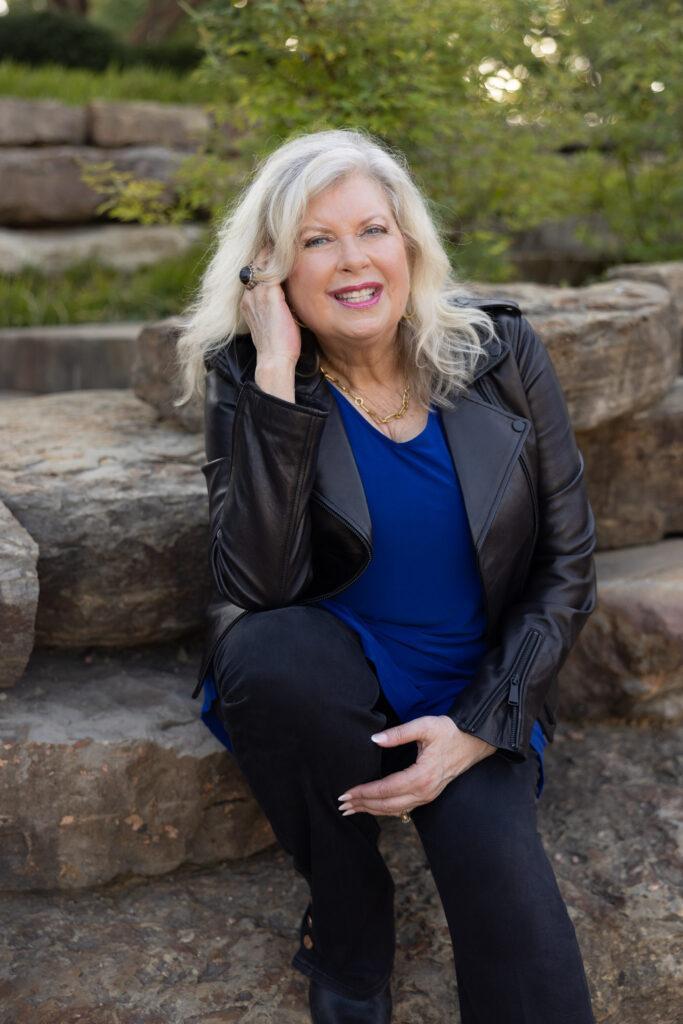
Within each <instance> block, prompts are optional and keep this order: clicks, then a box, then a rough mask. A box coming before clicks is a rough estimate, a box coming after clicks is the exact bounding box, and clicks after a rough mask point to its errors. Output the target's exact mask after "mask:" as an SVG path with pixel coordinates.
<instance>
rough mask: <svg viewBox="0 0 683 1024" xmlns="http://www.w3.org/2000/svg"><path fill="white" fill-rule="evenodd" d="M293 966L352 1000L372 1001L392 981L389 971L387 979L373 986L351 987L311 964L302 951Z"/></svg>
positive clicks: (295, 958)
mask: <svg viewBox="0 0 683 1024" xmlns="http://www.w3.org/2000/svg"><path fill="white" fill-rule="evenodd" d="M291 964H292V967H295V968H296V969H297V970H298V971H301V973H302V974H305V975H306V976H307V977H309V978H315V980H316V981H319V982H320V984H321V985H324V986H325V987H326V988H329V989H331V990H332V991H333V992H337V993H338V994H339V995H342V996H348V997H349V998H350V999H370V998H371V996H376V995H379V993H380V992H383V991H384V989H385V988H386V986H387V984H388V983H389V980H390V979H391V971H389V973H388V974H387V975H386V977H384V978H382V979H381V980H380V981H377V982H375V983H374V984H372V985H366V986H362V985H350V984H348V983H347V982H343V981H339V979H338V978H335V977H333V976H332V975H331V974H328V973H327V972H326V971H324V970H322V968H321V967H319V966H318V965H317V964H314V963H311V961H310V960H307V959H306V957H305V956H304V954H303V952H301V951H299V952H297V953H295V954H294V956H293V957H292V961H291Z"/></svg>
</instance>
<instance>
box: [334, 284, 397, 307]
mask: <svg viewBox="0 0 683 1024" xmlns="http://www.w3.org/2000/svg"><path fill="white" fill-rule="evenodd" d="M360 288H374V289H376V290H375V294H374V295H373V296H372V298H370V299H366V301H365V302H345V301H344V299H343V298H342V299H338V298H337V295H344V294H345V293H346V292H355V291H358V290H359V289H360ZM383 291H384V287H383V285H381V284H379V283H378V282H376V281H369V282H367V284H355V285H353V286H352V287H346V288H340V289H339V291H338V292H328V295H329V296H330V297H331V298H332V299H334V301H335V302H336V303H338V304H339V305H340V306H345V307H346V309H367V308H368V307H369V306H376V305H377V303H378V302H379V300H380V299H381V298H382V292H383Z"/></svg>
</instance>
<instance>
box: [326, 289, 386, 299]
mask: <svg viewBox="0 0 683 1024" xmlns="http://www.w3.org/2000/svg"><path fill="white" fill-rule="evenodd" d="M376 291H377V289H376V288H362V289H361V290H360V291H357V292H344V293H338V294H337V293H335V296H334V297H335V299H342V300H343V301H344V302H363V301H364V300H365V299H370V298H372V296H373V295H374V294H375V292H376Z"/></svg>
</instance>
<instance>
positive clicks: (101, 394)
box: [0, 389, 210, 647]
mask: <svg viewBox="0 0 683 1024" xmlns="http://www.w3.org/2000/svg"><path fill="white" fill-rule="evenodd" d="M0 452H1V453H2V458H1V459H0V500H2V501H4V502H5V504H6V505H7V507H8V508H9V510H10V511H11V512H12V515H13V516H14V517H15V518H16V519H17V520H18V521H19V522H20V523H21V525H22V526H23V527H24V529H25V530H27V531H28V533H29V534H30V535H31V537H33V539H34V540H35V541H36V542H37V544H38V546H39V548H40V557H39V560H38V577H39V580H40V599H39V603H38V614H37V618H36V643H37V644H38V645H39V646H46V645H52V646H58V647H78V646H81V645H84V644H96V645H103V646H109V647H128V646H136V645H138V644H144V643H158V642H161V641H164V640H169V639H173V638H175V637H179V636H182V635H183V634H185V633H188V632H190V631H192V630H193V629H196V628H198V627H199V625H200V624H201V622H202V620H203V616H204V609H205V607H206V604H207V602H208V600H209V595H210V578H209V562H208V554H207V552H208V515H209V511H208V502H207V498H206V482H205V480H204V477H203V476H202V473H201V469H200V467H201V465H202V464H203V462H204V460H205V458H206V456H205V452H204V440H203V438H202V436H201V434H190V433H188V432H187V431H186V430H183V429H181V428H180V427H178V426H176V425H174V424H169V423H165V422H163V421H162V420H160V418H159V416H158V414H157V412H156V410H154V409H153V408H152V407H151V406H150V405H148V404H147V403H146V402H142V401H140V399H139V398H136V397H135V395H133V394H132V392H130V391H128V390H126V389H120V390H113V389H102V390H99V389H93V390H89V391H65V392H62V393H60V394H55V395H42V396H40V397H34V398H24V399H17V400H16V401H12V402H6V403H2V404H0Z"/></svg>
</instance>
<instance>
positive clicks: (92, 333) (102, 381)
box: [0, 322, 142, 394]
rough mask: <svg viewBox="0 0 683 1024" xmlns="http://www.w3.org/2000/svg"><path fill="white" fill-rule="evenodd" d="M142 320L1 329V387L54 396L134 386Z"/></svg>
mask: <svg viewBox="0 0 683 1024" xmlns="http://www.w3.org/2000/svg"><path fill="white" fill-rule="evenodd" d="M141 327H142V324H138V323H127V322H122V323H115V324H68V325H65V326H56V327H42V326H41V327H6V328H3V329H1V330H0V388H3V389H7V390H10V389H16V390H18V391H27V392H31V393H33V394H36V393H41V394H50V393H52V392H54V391H80V390H82V389H86V388H128V387H130V373H131V370H130V368H131V363H132V361H133V353H134V351H135V339H136V338H137V336H138V334H139V333H140V328H141Z"/></svg>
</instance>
